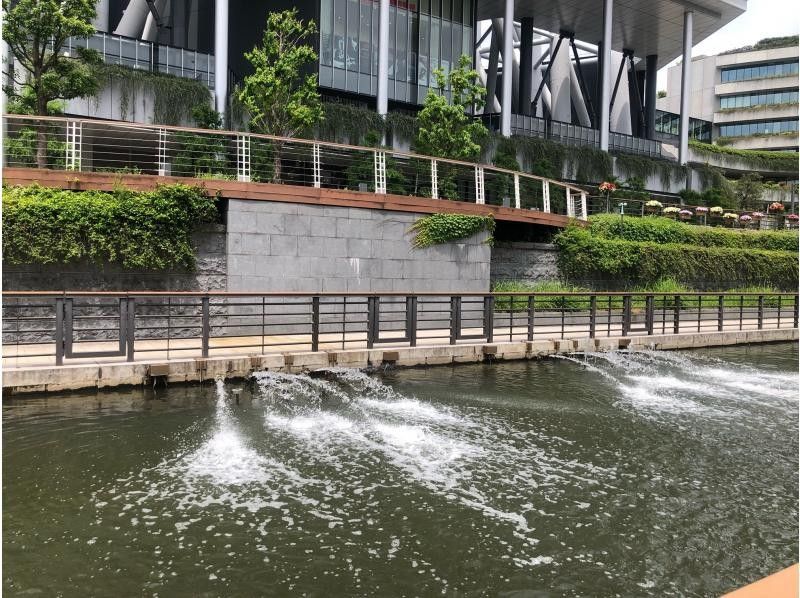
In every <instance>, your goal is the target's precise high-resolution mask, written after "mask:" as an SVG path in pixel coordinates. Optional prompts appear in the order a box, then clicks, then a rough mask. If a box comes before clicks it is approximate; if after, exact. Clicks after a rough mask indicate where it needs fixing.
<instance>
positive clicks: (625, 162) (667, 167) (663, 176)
mask: <svg viewBox="0 0 800 598" xmlns="http://www.w3.org/2000/svg"><path fill="white" fill-rule="evenodd" d="M613 156H614V158H615V159H616V167H617V170H618V171H619V172H621V173H623V174H624V175H625V176H626V177H629V178H630V177H636V178H640V179H642V180H643V181H647V179H648V178H650V177H653V176H658V178H659V180H660V181H661V184H662V185H663V186H664V187H665V188H667V189H668V188H669V186H670V185H671V184H672V183H678V182H681V181H686V177H687V175H688V170H689V169H688V168H687V167H686V166H681V165H680V164H677V163H676V162H672V161H670V160H659V159H658V158H650V157H648V156H637V155H634V154H623V153H614V154H613Z"/></svg>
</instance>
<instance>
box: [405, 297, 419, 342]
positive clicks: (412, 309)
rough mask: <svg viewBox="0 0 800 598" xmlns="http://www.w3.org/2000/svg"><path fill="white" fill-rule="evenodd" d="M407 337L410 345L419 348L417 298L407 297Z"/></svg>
mask: <svg viewBox="0 0 800 598" xmlns="http://www.w3.org/2000/svg"><path fill="white" fill-rule="evenodd" d="M406 336H407V337H408V344H409V345H410V346H412V347H416V346H417V298H416V297H413V296H412V297H406Z"/></svg>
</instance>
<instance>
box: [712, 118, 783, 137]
mask: <svg viewBox="0 0 800 598" xmlns="http://www.w3.org/2000/svg"><path fill="white" fill-rule="evenodd" d="M792 132H794V133H796V132H797V119H796V118H795V119H786V120H764V121H760V122H750V123H738V124H735V125H721V126H720V128H719V135H720V137H747V136H748V135H777V134H778V133H792Z"/></svg>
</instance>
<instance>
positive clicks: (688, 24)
mask: <svg viewBox="0 0 800 598" xmlns="http://www.w3.org/2000/svg"><path fill="white" fill-rule="evenodd" d="M693 21H694V13H693V12H692V11H691V10H687V11H686V12H685V13H683V64H682V65H681V66H682V67H683V68H682V69H681V128H680V132H679V133H680V138H679V142H678V162H679V163H680V164H681V165H683V164H686V161H687V160H688V159H689V99H690V96H691V94H692V26H693Z"/></svg>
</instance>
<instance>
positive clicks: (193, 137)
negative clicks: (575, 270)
mask: <svg viewBox="0 0 800 598" xmlns="http://www.w3.org/2000/svg"><path fill="white" fill-rule="evenodd" d="M5 121H6V130H5V139H4V141H5V143H4V156H3V158H4V164H5V168H4V177H5V180H6V182H7V183H8V184H12V185H27V184H32V183H39V184H41V185H44V186H50V187H58V188H65V189H76V190H77V189H81V190H83V189H95V190H105V191H111V190H113V189H114V188H115V187H118V186H119V185H123V186H125V187H127V188H130V189H133V190H147V189H152V188H153V187H154V186H155V185H157V184H163V183H168V182H169V183H172V182H184V183H190V184H196V183H198V182H201V183H202V185H203V186H205V188H206V189H208V191H209V192H210V193H216V194H217V195H218V196H219V197H222V198H235V199H251V200H260V201H281V202H294V203H306V204H316V205H330V206H344V207H359V208H373V209H383V210H390V211H402V212H417V213H434V212H455V213H463V214H477V215H488V214H491V215H493V216H494V217H495V219H496V220H499V221H509V222H521V223H528V224H537V225H543V226H548V227H559V228H561V227H564V226H566V225H567V224H568V223H569V222H570V220H572V219H579V220H585V219H586V217H587V194H586V191H585V190H584V189H581V188H579V187H577V186H574V185H570V184H567V183H564V182H562V181H557V180H553V179H547V178H543V177H539V176H535V175H532V174H528V173H525V172H518V171H513V170H508V169H504V168H498V167H495V166H492V165H489V164H480V163H472V162H464V161H459V160H447V159H442V158H436V157H432V156H424V155H420V154H416V153H413V152H407V151H397V150H392V149H389V148H382V147H378V148H376V147H361V146H354V145H344V144H338V143H328V142H322V141H314V140H309V139H290V138H281V137H274V136H270V135H258V134H254V133H247V132H238V131H220V130H209V129H193V128H185V127H169V126H159V125H147V124H138V123H124V122H117V121H101V120H90V119H71V118H56V117H37V116H23V115H6V116H5ZM42 137H44V139H45V141H44V142H41V139H42ZM40 145H41V147H42V151H40V150H39V146H40Z"/></svg>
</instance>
